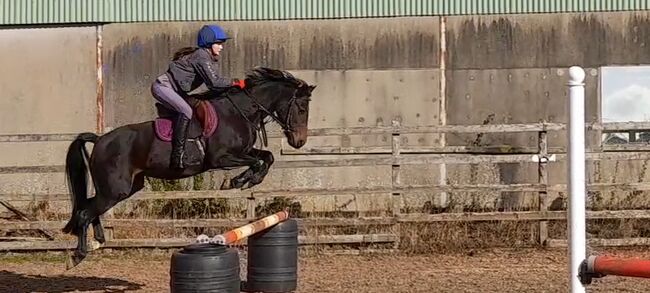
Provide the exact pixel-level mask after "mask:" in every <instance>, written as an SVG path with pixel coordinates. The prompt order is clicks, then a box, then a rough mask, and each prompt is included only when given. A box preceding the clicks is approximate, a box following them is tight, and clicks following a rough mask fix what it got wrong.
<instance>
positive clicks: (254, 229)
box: [196, 210, 289, 245]
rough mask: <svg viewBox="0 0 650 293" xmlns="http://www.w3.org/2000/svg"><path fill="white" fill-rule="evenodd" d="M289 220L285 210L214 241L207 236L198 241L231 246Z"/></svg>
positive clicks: (231, 231) (198, 238) (236, 229)
mask: <svg viewBox="0 0 650 293" xmlns="http://www.w3.org/2000/svg"><path fill="white" fill-rule="evenodd" d="M288 218H289V212H288V211H286V210H284V211H281V212H277V213H275V214H273V215H270V216H267V217H264V218H262V219H259V220H257V221H255V222H252V223H250V224H246V225H244V226H241V227H239V228H235V229H232V230H230V231H227V232H225V233H223V234H221V235H216V236H214V237H213V238H212V239H210V238H209V237H208V236H206V235H200V236H199V237H197V239H196V240H197V242H198V243H215V244H221V245H229V244H232V243H235V242H237V241H240V240H242V239H244V238H246V237H248V236H251V235H253V234H255V233H258V232H260V231H263V230H266V229H268V228H269V227H271V226H273V225H275V224H277V223H280V222H282V221H284V220H286V219H288Z"/></svg>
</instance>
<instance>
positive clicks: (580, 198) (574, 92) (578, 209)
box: [567, 66, 587, 293]
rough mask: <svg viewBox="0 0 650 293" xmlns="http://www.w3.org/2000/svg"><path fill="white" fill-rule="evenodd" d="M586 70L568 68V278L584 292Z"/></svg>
mask: <svg viewBox="0 0 650 293" xmlns="http://www.w3.org/2000/svg"><path fill="white" fill-rule="evenodd" d="M584 81H585V71H584V70H583V69H582V68H581V67H578V66H572V67H571V68H569V128H568V131H567V141H568V142H569V154H568V157H569V164H568V172H567V173H568V175H569V224H568V229H569V231H568V232H569V258H570V268H569V273H570V276H569V279H570V281H571V292H572V293H577V292H585V287H584V286H583V285H582V283H581V282H580V279H579V276H578V275H579V273H580V264H581V263H582V261H583V260H585V258H586V250H587V239H586V228H585V213H586V212H585V201H586V192H585V189H586V188H585V184H586V182H585V173H586V171H585V85H584Z"/></svg>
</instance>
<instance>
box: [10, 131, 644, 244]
mask: <svg viewBox="0 0 650 293" xmlns="http://www.w3.org/2000/svg"><path fill="white" fill-rule="evenodd" d="M586 128H587V130H589V131H596V132H600V133H613V132H622V133H631V134H634V133H638V132H643V131H650V123H604V124H588V125H586ZM565 130H566V125H565V124H562V123H531V124H504V125H444V126H427V127H419V126H418V127H402V126H400V125H399V123H396V122H394V124H393V125H392V126H387V127H373V128H369V127H352V128H326V129H312V130H310V131H309V135H310V136H349V135H390V136H391V137H392V139H391V141H390V146H360V147H313V148H306V149H301V150H282V157H281V158H279V159H278V160H276V163H275V164H274V168H322V167H345V166H379V165H383V166H390V167H391V168H390V169H391V171H390V172H391V182H390V183H389V184H386V186H378V187H372V188H322V189H315V188H307V189H295V190H286V189H280V190H257V189H255V190H248V191H222V190H200V191H167V192H139V193H137V194H136V195H134V196H133V197H132V198H130V199H128V200H127V201H141V200H153V199H208V198H220V199H241V198H244V199H246V200H247V201H248V204H247V207H246V210H245V214H246V218H245V219H236V220H231V219H176V220H172V219H115V218H109V219H105V220H104V222H103V223H104V225H105V226H106V227H107V228H108V229H110V228H118V227H139V228H147V227H158V228H187V227H203V228H231V227H235V226H239V225H242V224H244V223H247V222H248V221H250V220H251V219H253V218H255V217H256V210H255V209H256V206H257V203H259V200H263V199H267V198H273V197H279V196H282V197H293V198H308V197H313V196H317V195H349V194H352V195H358V194H388V195H390V201H392V209H391V210H390V216H385V217H364V216H359V217H355V218H336V217H329V218H322V217H321V218H302V219H299V224H300V226H301V227H302V228H301V229H310V228H314V227H325V226H330V227H340V226H346V227H347V226H391V227H395V228H394V230H393V231H394V233H399V229H400V228H399V227H401V226H402V225H404V224H409V223H441V222H477V221H527V222H531V223H532V224H534V225H538V227H539V229H538V231H539V235H538V239H539V243H540V244H543V245H547V246H550V247H559V246H566V241H565V240H561V239H551V238H550V237H549V235H548V227H547V225H548V222H549V221H557V220H566V212H565V211H557V210H554V211H550V210H549V201H550V200H551V198H552V197H551V196H549V192H566V190H567V186H566V184H549V182H548V181H549V180H548V176H549V171H548V164H549V163H550V162H561V161H565V160H566V159H567V158H566V148H564V147H549V142H548V133H549V132H551V131H565ZM519 132H533V133H537V135H538V141H537V146H536V147H530V146H508V145H506V146H499V145H497V146H480V147H475V146H441V147H437V146H436V147H433V146H430V147H419V146H418V147H414V146H402V145H401V136H402V135H407V134H434V133H519ZM268 136H269V137H271V138H281V137H282V134H281V133H280V132H277V131H269V133H268ZM75 137H76V134H12V135H0V143H3V142H5V143H22V142H48V141H70V140H72V139H74V138H75ZM648 150H650V144H645V143H636V142H632V143H629V144H622V145H602V146H592V147H591V148H590V149H589V150H587V154H586V159H587V160H590V161H602V160H644V161H646V160H650V152H648ZM311 155H326V158H323V159H311V158H309V156H311ZM327 155H338V156H336V157H329V158H328V157H327ZM523 162H526V163H533V164H537V165H538V182H537V183H518V184H439V185H404V184H402V181H403V180H402V179H403V178H402V176H403V168H401V167H402V166H404V165H427V164H484V163H491V164H493V163H523ZM63 171H64V167H63V166H60V165H55V166H6V167H0V174H14V173H57V172H63ZM587 190H589V191H608V190H609V191H643V190H650V182H636V183H600V182H598V183H590V184H588V186H587ZM457 191H493V192H537V193H538V202H539V206H538V210H537V211H519V212H486V213H460V212H459V213H438V214H423V213H408V214H406V213H402V211H401V209H400V203H401V200H402V198H403V196H404V195H405V194H407V193H413V192H440V193H442V192H457ZM0 199H2V200H5V201H9V202H20V201H23V202H24V201H53V202H54V201H68V200H69V195H68V194H0ZM587 218H588V219H650V211H648V210H619V211H590V212H588V214H587ZM63 224H64V222H63V221H8V222H2V224H1V225H2V228H1V229H2V230H32V229H41V230H59V229H60V228H61V227H62V226H63ZM301 237H302V238H301V240H300V241H301V243H303V244H349V243H394V244H395V246H396V247H397V246H398V245H399V235H395V234H390V233H389V234H382V233H377V234H359V235H356V234H355V235H327V236H314V237H312V236H301ZM16 239H17V238H16ZM22 239H24V240H25V239H28V238H27V237H22ZM29 239H31V238H29ZM32 240H33V239H32ZM188 241H190V239H181V238H173V239H112V238H110V237H109V240H108V242H107V244H106V245H105V246H104V247H116V248H117V247H177V246H182V245H185V244H187V243H188ZM563 241H564V242H563ZM592 242H593V243H595V245H626V244H629V245H648V244H650V240H647V239H645V238H632V239H592ZM73 244H74V243H72V242H69V241H64V240H60V239H57V240H52V241H11V242H6V241H5V242H1V241H0V250H42V249H68V248H71V247H73V246H74V245H73Z"/></svg>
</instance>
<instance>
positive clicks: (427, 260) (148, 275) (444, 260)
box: [0, 249, 650, 293]
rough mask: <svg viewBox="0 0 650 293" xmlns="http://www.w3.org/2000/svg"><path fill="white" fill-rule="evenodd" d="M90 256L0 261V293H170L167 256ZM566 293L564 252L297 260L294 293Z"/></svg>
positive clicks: (620, 287)
mask: <svg viewBox="0 0 650 293" xmlns="http://www.w3.org/2000/svg"><path fill="white" fill-rule="evenodd" d="M600 252H601V253H608V254H612V255H618V256H623V257H643V258H650V251H647V250H646V251H643V250H640V249H638V250H607V251H605V250H601V251H600ZM94 253H95V254H94V255H92V256H90V257H89V258H88V259H87V260H86V261H85V262H83V263H82V264H81V265H79V266H78V267H76V268H74V269H73V270H70V271H67V272H66V271H65V264H64V256H63V255H61V254H54V253H49V254H44V253H38V254H11V255H3V256H0V292H16V293H18V292H169V286H168V282H169V257H170V253H171V251H164V252H152V251H144V252H143V251H141V252H126V253H125V252H102V253H101V254H98V253H97V252H94ZM242 255H243V254H242ZM242 266H244V267H245V262H242ZM75 290H78V291H75ZM568 291H569V290H568V281H567V258H566V252H565V251H564V250H552V251H543V250H523V251H522V250H519V251H509V250H489V251H474V252H471V253H466V254H455V255H420V256H399V255H369V256H350V255H321V256H301V258H300V262H299V285H298V291H297V292H568ZM648 291H650V280H645V279H638V278H621V277H614V276H607V277H605V278H601V279H596V280H595V281H594V283H592V284H591V285H589V286H588V290H587V292H648Z"/></svg>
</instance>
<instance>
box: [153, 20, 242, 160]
mask: <svg viewBox="0 0 650 293" xmlns="http://www.w3.org/2000/svg"><path fill="white" fill-rule="evenodd" d="M228 39H230V37H228V35H227V34H226V32H225V31H224V30H223V29H222V28H221V27H219V26H217V25H205V26H203V27H202V28H201V29H200V30H199V33H198V36H197V46H198V48H196V47H189V48H183V49H181V50H179V51H178V52H176V53H175V54H174V57H173V60H172V62H171V63H170V64H169V68H168V70H167V71H166V72H165V73H164V74H162V75H160V76H158V78H156V80H155V81H154V82H153V84H152V86H151V93H152V95H153V96H154V98H156V100H158V101H160V102H161V103H162V104H163V105H165V106H166V107H167V108H169V109H171V110H174V111H176V112H177V113H178V115H177V117H176V119H174V123H173V138H172V151H171V158H170V167H171V168H175V169H177V168H184V164H183V156H184V154H185V141H186V139H187V129H188V126H189V124H190V121H191V119H192V107H191V106H190V105H189V104H188V103H187V101H186V100H185V99H184V98H183V97H184V96H187V95H188V93H189V92H191V91H193V90H195V89H196V88H197V87H199V86H200V85H201V84H205V85H206V86H207V88H208V89H209V90H210V91H213V92H216V93H222V92H223V91H225V90H227V89H228V88H230V87H233V86H237V87H239V88H242V89H243V88H244V86H245V84H244V80H238V79H233V78H229V77H224V76H222V75H221V74H220V73H219V71H218V67H217V66H218V64H217V62H218V61H219V57H220V56H221V50H222V49H223V45H224V43H225V42H226V40H228Z"/></svg>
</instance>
